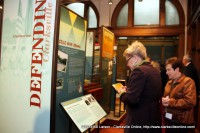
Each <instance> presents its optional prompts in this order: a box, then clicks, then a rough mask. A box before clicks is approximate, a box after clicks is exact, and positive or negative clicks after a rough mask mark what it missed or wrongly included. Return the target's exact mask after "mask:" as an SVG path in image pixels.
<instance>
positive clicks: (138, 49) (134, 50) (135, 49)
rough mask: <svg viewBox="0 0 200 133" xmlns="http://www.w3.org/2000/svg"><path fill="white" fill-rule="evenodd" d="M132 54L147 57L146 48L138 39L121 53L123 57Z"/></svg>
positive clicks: (142, 57)
mask: <svg viewBox="0 0 200 133" xmlns="http://www.w3.org/2000/svg"><path fill="white" fill-rule="evenodd" d="M134 55H137V56H139V57H140V58H141V59H143V60H144V59H146V58H147V53H146V48H145V46H144V45H143V44H142V43H141V42H139V41H134V42H133V43H132V44H131V46H129V47H128V48H127V49H126V50H125V51H124V53H123V56H124V57H132V56H134Z"/></svg>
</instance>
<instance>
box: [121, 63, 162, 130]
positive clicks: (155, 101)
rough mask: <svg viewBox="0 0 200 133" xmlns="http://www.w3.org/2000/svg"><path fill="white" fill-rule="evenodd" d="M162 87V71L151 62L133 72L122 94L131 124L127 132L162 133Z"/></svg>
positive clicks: (127, 123) (127, 122)
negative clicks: (125, 90)
mask: <svg viewBox="0 0 200 133" xmlns="http://www.w3.org/2000/svg"><path fill="white" fill-rule="evenodd" d="M161 88H162V83H161V77H160V73H159V71H158V70H157V69H155V68H153V67H152V65H150V63H148V62H145V63H143V64H142V65H140V66H138V67H137V68H135V69H134V70H133V71H132V72H131V75H130V77H129V81H128V83H127V92H126V93H123V94H122V95H121V96H120V99H121V100H122V101H123V102H124V103H125V104H126V105H127V107H126V125H127V126H130V128H126V129H125V133H161V128H159V127H160V126H161V113H160V107H161V104H160V99H161ZM152 126H158V128H155V127H152ZM148 127H149V128H148Z"/></svg>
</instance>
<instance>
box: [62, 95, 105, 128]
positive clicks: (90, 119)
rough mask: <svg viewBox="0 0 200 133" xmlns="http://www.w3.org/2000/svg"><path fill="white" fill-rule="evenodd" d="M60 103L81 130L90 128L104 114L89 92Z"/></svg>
mask: <svg viewBox="0 0 200 133" xmlns="http://www.w3.org/2000/svg"><path fill="white" fill-rule="evenodd" d="M61 105H62V107H63V108H64V110H65V111H66V112H67V114H68V115H69V117H70V118H71V119H72V121H73V122H74V123H75V124H76V126H77V127H78V129H79V130H80V131H81V132H84V131H85V130H87V129H88V128H91V127H92V125H94V124H95V123H96V122H98V121H99V120H100V119H101V118H103V117H104V116H105V115H106V112H105V111H104V110H103V109H102V107H101V106H100V105H99V103H98V102H97V101H96V99H95V98H94V97H93V96H92V95H91V94H88V95H85V96H82V97H78V98H75V99H72V100H69V101H66V102H62V103H61Z"/></svg>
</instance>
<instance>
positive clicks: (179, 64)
mask: <svg viewBox="0 0 200 133" xmlns="http://www.w3.org/2000/svg"><path fill="white" fill-rule="evenodd" d="M168 64H171V65H172V68H173V69H174V70H175V69H176V68H179V71H180V72H181V73H183V69H184V65H183V63H182V61H181V60H179V59H178V58H177V57H171V58H169V59H167V61H166V63H165V65H168Z"/></svg>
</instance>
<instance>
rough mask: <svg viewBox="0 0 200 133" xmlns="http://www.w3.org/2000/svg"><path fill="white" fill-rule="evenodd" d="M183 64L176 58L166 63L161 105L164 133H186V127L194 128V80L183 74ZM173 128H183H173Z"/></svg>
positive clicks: (187, 130)
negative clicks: (165, 78) (164, 125)
mask: <svg viewBox="0 0 200 133" xmlns="http://www.w3.org/2000/svg"><path fill="white" fill-rule="evenodd" d="M183 69H184V66H183V63H182V61H179V60H178V59H177V58H176V57H172V58H169V59H168V60H167V61H166V70H167V75H168V77H169V79H170V80H169V81H168V82H167V84H166V86H165V92H164V95H163V98H162V105H163V106H164V108H165V114H164V117H165V124H166V125H167V126H170V127H171V128H166V133H188V132H189V129H188V128H187V126H194V124H195V121H194V107H195V104H196V87H195V83H194V80H192V79H191V78H189V77H186V76H185V75H184V74H183ZM173 126H184V127H183V128H173Z"/></svg>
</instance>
